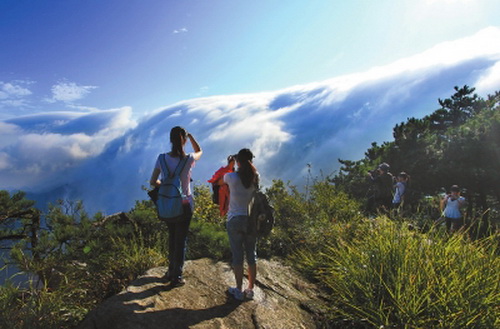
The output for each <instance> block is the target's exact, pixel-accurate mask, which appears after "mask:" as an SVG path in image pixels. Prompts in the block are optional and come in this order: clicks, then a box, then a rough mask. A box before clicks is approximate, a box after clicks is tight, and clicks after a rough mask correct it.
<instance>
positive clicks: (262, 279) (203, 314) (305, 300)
mask: <svg viewBox="0 0 500 329" xmlns="http://www.w3.org/2000/svg"><path fill="white" fill-rule="evenodd" d="M257 266H258V277H257V285H256V288H255V289H254V293H255V296H254V299H253V300H245V301H243V302H238V301H236V300H234V299H233V298H232V297H231V296H229V295H228V294H227V288H228V287H229V286H234V277H233V273H232V271H231V268H230V266H229V265H228V264H227V263H223V262H218V263H215V262H214V261H212V260H210V259H198V260H193V261H187V262H186V264H185V270H184V278H185V279H186V284H185V285H184V286H182V287H176V288H172V287H170V286H169V285H168V284H167V283H164V282H163V281H162V279H161V277H162V276H163V275H164V274H165V271H166V269H165V268H164V267H158V268H153V269H151V270H149V271H147V272H146V274H144V275H143V276H141V277H139V278H138V279H136V280H135V281H133V282H132V283H131V284H130V286H128V287H127V288H126V289H125V290H124V291H122V292H121V293H119V294H118V295H116V296H113V297H111V298H109V299H107V300H106V301H104V302H103V303H101V304H100V305H99V306H97V308H96V309H94V310H93V311H92V312H90V313H89V314H88V315H87V317H86V318H85V319H84V321H83V322H82V323H81V324H80V325H79V326H78V328H79V329H113V328H116V329H118V328H119V329H157V328H158V329H159V328H162V329H164V328H176V329H182V328H197V329H201V328H203V329H208V328H213V329H220V328H252V329H253V328H262V329H271V328H287V329H289V328H319V327H322V326H321V324H320V323H321V320H322V317H323V316H322V315H323V311H322V310H324V309H325V308H324V304H323V303H324V299H322V298H321V296H320V293H319V291H318V289H317V288H316V287H315V286H314V285H313V284H311V283H309V282H306V281H305V280H304V279H303V278H301V277H300V275H298V274H297V273H296V272H295V271H294V270H293V269H291V268H290V267H288V266H285V265H283V264H281V263H279V262H276V261H267V260H259V262H258V265H257ZM245 283H246V282H245Z"/></svg>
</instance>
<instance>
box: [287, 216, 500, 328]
mask: <svg viewBox="0 0 500 329" xmlns="http://www.w3.org/2000/svg"><path fill="white" fill-rule="evenodd" d="M334 226H335V229H334V230H335V231H336V234H335V235H332V236H331V237H330V240H328V241H327V242H326V243H325V246H324V248H323V249H322V250H321V251H320V252H318V251H317V250H315V251H312V250H309V251H307V250H306V251H300V252H297V253H296V254H295V262H296V263H297V264H298V267H299V268H301V269H302V270H304V271H306V273H308V274H309V275H313V276H314V277H315V278H316V279H318V280H319V281H320V282H321V283H322V284H324V285H325V286H326V287H327V288H328V290H329V291H330V297H331V300H332V305H331V311H332V321H333V322H334V323H336V324H342V323H343V324H345V320H346V319H348V320H349V322H350V323H352V324H354V325H358V326H363V325H366V324H367V323H368V324H369V325H370V327H373V328H379V327H384V328H385V327H395V328H493V327H498V325H500V320H499V319H500V309H499V308H498V305H500V290H499V282H500V259H499V258H498V252H499V249H498V246H499V244H498V242H499V241H500V236H499V235H498V234H497V235H494V236H490V237H488V238H486V239H483V240H478V241H475V242H471V241H470V240H469V239H468V238H467V236H466V235H464V234H456V235H453V236H451V237H448V236H446V235H441V234H439V233H436V232H433V231H431V232H429V233H428V234H422V233H419V232H416V231H411V230H408V226H407V225H406V224H405V223H396V222H392V221H390V220H388V219H387V218H377V219H376V220H374V221H370V220H365V221H363V222H362V223H359V225H358V226H357V230H359V232H358V234H356V239H352V237H351V236H350V234H347V235H346V233H348V232H347V231H346V230H345V228H344V227H343V226H344V225H343V224H340V223H337V224H335V225H334ZM318 255H319V256H318Z"/></svg>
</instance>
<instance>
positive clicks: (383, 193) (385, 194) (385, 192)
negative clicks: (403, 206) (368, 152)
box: [367, 162, 393, 213]
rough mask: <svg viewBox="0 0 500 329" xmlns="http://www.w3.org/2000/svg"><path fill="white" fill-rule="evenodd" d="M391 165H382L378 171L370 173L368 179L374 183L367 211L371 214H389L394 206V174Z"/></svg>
mask: <svg viewBox="0 0 500 329" xmlns="http://www.w3.org/2000/svg"><path fill="white" fill-rule="evenodd" d="M389 168H390V167H389V165H388V164H387V163H385V162H384V163H381V164H380V165H379V166H378V167H377V169H375V170H372V171H370V172H369V173H368V179H369V180H370V182H371V183H372V191H373V193H372V195H370V196H369V198H368V206H367V209H368V211H369V212H372V213H373V212H375V211H383V212H387V211H388V210H389V209H390V208H391V205H392V184H393V178H392V174H391V173H390V172H389Z"/></svg>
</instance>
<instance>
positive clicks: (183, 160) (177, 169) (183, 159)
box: [174, 155, 189, 176]
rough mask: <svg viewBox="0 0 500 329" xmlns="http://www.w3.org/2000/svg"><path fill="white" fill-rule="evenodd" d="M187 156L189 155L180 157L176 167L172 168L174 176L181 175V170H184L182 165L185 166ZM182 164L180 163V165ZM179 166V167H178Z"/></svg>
mask: <svg viewBox="0 0 500 329" xmlns="http://www.w3.org/2000/svg"><path fill="white" fill-rule="evenodd" d="M188 158H189V155H188V156H185V157H184V158H182V159H181V160H180V161H179V163H178V164H177V167H176V168H175V170H174V176H180V175H181V172H182V171H183V170H184V167H185V166H186V163H187V160H188ZM181 164H182V165H181ZM179 168H180V169H179Z"/></svg>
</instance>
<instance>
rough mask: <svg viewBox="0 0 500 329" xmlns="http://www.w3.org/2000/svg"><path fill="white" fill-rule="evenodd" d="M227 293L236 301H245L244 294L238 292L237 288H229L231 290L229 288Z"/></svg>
mask: <svg viewBox="0 0 500 329" xmlns="http://www.w3.org/2000/svg"><path fill="white" fill-rule="evenodd" d="M227 291H228V292H229V293H230V294H231V296H233V297H234V299H236V300H239V301H242V300H243V299H245V295H244V294H243V292H241V290H240V289H238V288H233V287H231V288H229V289H228V290H227Z"/></svg>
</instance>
